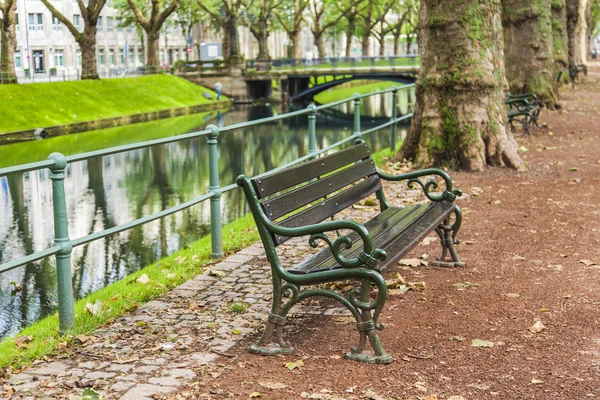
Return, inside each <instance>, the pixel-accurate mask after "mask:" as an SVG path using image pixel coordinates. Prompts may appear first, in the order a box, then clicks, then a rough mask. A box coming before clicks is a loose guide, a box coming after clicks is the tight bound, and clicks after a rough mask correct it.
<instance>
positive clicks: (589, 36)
mask: <svg viewBox="0 0 600 400" xmlns="http://www.w3.org/2000/svg"><path fill="white" fill-rule="evenodd" d="M585 25H586V27H587V30H586V33H585V60H586V61H587V60H588V59H589V58H591V57H592V45H593V43H594V39H593V35H594V30H595V28H596V27H595V26H594V25H593V24H592V1H590V0H588V2H587V6H586V10H585Z"/></svg>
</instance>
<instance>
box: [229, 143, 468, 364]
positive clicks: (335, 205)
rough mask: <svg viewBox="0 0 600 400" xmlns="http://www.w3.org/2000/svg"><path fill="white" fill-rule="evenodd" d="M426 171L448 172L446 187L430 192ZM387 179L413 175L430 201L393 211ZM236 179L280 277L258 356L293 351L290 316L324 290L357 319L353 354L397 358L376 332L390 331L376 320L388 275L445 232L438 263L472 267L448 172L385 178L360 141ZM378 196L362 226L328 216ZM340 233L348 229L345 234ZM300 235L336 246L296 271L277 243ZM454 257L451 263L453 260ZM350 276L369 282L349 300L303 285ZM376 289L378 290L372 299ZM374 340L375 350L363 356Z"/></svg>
mask: <svg viewBox="0 0 600 400" xmlns="http://www.w3.org/2000/svg"><path fill="white" fill-rule="evenodd" d="M427 176H436V177H437V178H441V180H442V181H443V182H444V185H445V186H444V190H443V191H440V192H431V190H436V189H437V188H438V183H437V182H436V180H434V179H432V180H428V181H426V182H423V181H421V180H420V179H419V178H420V177H427ZM382 180H387V181H396V182H398V181H406V182H407V184H408V187H409V188H412V187H413V186H414V185H419V186H420V187H421V188H422V189H423V191H424V194H425V196H426V197H427V198H428V199H429V200H430V201H429V202H427V203H425V204H413V205H410V206H408V207H404V208H400V207H392V206H391V205H390V204H389V203H388V201H387V200H386V197H385V195H384V192H383V188H382V184H381V181H382ZM237 183H238V185H240V186H242V187H243V189H244V192H245V195H246V198H247V200H248V203H249V205H250V210H251V211H252V214H253V215H254V220H255V221H256V225H257V227H258V231H259V233H260V237H261V239H262V242H263V244H264V247H265V252H266V255H267V259H268V260H269V262H270V263H271V271H272V275H273V304H272V308H271V312H270V314H269V317H268V321H267V325H266V327H265V330H264V332H263V335H262V337H261V338H260V339H259V341H258V343H257V344H255V345H253V346H252V347H251V352H253V353H257V354H262V355H276V354H288V353H291V352H292V351H293V348H292V347H291V345H290V344H289V343H287V342H285V341H284V340H283V338H282V328H283V326H284V324H285V322H286V315H287V314H288V312H289V311H290V309H291V308H292V307H293V306H294V305H295V304H296V303H298V302H299V301H301V300H304V299H306V298H308V297H311V296H325V297H329V298H332V299H335V300H338V301H339V302H340V303H342V304H343V305H344V306H345V307H346V308H348V310H350V312H351V313H352V315H353V316H354V318H355V319H356V322H357V327H358V331H359V332H360V341H359V344H358V346H357V347H354V348H352V351H351V352H350V353H347V354H346V357H347V358H349V359H353V360H357V361H362V362H368V363H389V362H391V361H392V357H391V356H390V355H388V354H386V353H385V351H384V350H383V347H382V345H381V343H380V342H379V337H378V335H377V330H380V329H383V324H382V323H379V322H378V318H379V314H380V312H381V310H382V308H383V305H384V303H385V300H386V296H387V287H386V283H385V279H384V278H383V277H382V275H381V273H382V272H383V271H385V270H386V269H388V268H389V267H390V266H392V265H394V264H395V263H396V261H398V260H399V259H400V258H401V257H402V256H404V255H405V254H406V253H407V252H408V251H409V250H410V249H412V248H413V247H415V246H416V245H417V244H419V242H420V241H422V240H423V239H424V238H425V237H426V236H427V235H428V234H429V233H431V232H432V231H435V232H436V233H437V234H438V236H439V237H440V239H441V245H442V255H441V256H440V257H439V258H438V259H437V261H435V262H434V263H433V264H434V265H437V266H446V267H452V266H463V265H464V263H463V262H462V261H461V260H460V257H459V256H458V253H457V251H456V248H455V246H454V245H455V244H456V243H458V241H457V240H456V233H457V231H458V229H459V228H460V224H461V221H462V214H461V211H460V208H459V207H458V206H457V205H455V204H454V201H455V199H456V197H457V196H460V195H461V192H460V190H458V189H452V181H451V180H450V177H449V176H448V174H446V173H445V172H444V171H441V170H439V169H426V170H422V171H416V172H410V173H405V174H401V175H388V174H385V173H383V172H381V171H379V170H378V169H377V168H376V166H375V164H374V162H373V160H372V158H371V153H370V151H369V148H368V146H367V144H366V143H365V142H364V141H362V140H358V141H357V142H356V144H355V145H353V146H352V147H350V148H348V149H346V150H343V151H340V152H337V153H334V154H332V155H330V156H327V157H323V158H318V159H315V160H313V161H309V162H306V163H303V164H300V165H298V166H294V167H292V168H288V169H284V170H282V171H280V172H275V173H272V174H269V175H266V176H261V177H257V178H253V179H248V178H246V177H245V176H244V175H242V176H240V177H238V179H237ZM373 193H375V194H376V196H377V199H378V200H379V206H380V210H381V212H380V214H378V215H377V216H376V217H375V218H373V219H371V220H370V221H368V222H367V223H365V224H364V225H363V224H359V223H358V222H355V221H351V220H332V221H326V222H323V221H325V220H326V219H329V218H332V217H333V216H334V215H335V214H337V213H339V212H340V211H342V210H344V209H345V208H347V207H350V206H352V205H353V204H355V203H357V202H359V201H361V200H363V199H364V198H366V197H367V196H369V195H371V194H373ZM452 216H454V217H453V218H452ZM451 218H452V220H451ZM340 230H344V232H349V233H346V234H343V235H342V233H340ZM326 232H330V233H337V238H335V240H334V239H332V238H330V236H328V235H326V234H325V233H326ZM299 236H310V237H309V243H310V245H311V246H312V247H317V245H318V243H317V242H318V241H319V240H322V241H324V242H325V243H327V245H328V247H327V248H325V249H324V250H322V251H321V252H319V253H317V254H315V255H313V256H311V257H308V258H307V259H305V260H304V261H302V262H301V263H300V264H298V265H296V266H295V267H293V268H289V266H284V265H282V263H281V262H280V260H279V258H278V256H277V252H276V247H277V246H279V245H280V244H282V243H284V242H285V241H286V240H288V239H290V238H292V237H299ZM448 255H450V258H451V260H448V261H447V260H446V257H447V256H448ZM348 279H351V280H357V281H360V283H361V287H360V289H359V288H355V289H354V290H352V291H351V292H350V293H349V295H348V297H344V296H343V295H342V294H341V293H338V292H336V291H334V290H329V289H324V288H312V289H304V290H302V289H303V287H304V286H308V285H317V284H322V283H327V282H335V281H342V280H348ZM372 285H373V286H374V287H375V288H376V289H377V291H376V294H375V295H374V297H373V298H372V297H371V293H370V288H371V286H372ZM286 297H287V298H286ZM367 338H368V339H369V341H370V344H371V347H372V349H373V350H374V352H365V345H366V341H367ZM273 341H274V343H273Z"/></svg>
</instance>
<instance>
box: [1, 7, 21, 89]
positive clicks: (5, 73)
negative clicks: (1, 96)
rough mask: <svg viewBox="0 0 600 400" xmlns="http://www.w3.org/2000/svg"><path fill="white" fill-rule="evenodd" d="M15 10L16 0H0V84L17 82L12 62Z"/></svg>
mask: <svg viewBox="0 0 600 400" xmlns="http://www.w3.org/2000/svg"><path fill="white" fill-rule="evenodd" d="M16 10H17V2H16V1H13V0H8V1H0V14H1V15H0V84H3V83H17V75H16V74H15V65H14V63H13V60H14V57H15V49H16V47H17V34H16V32H15V21H16Z"/></svg>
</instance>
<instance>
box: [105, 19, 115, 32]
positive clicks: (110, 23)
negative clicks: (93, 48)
mask: <svg viewBox="0 0 600 400" xmlns="http://www.w3.org/2000/svg"><path fill="white" fill-rule="evenodd" d="M114 20H115V19H114V18H113V17H107V18H106V31H107V32H112V31H113V22H114Z"/></svg>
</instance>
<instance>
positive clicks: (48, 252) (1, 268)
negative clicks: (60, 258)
mask: <svg viewBox="0 0 600 400" xmlns="http://www.w3.org/2000/svg"><path fill="white" fill-rule="evenodd" d="M61 250H62V246H53V247H50V248H47V249H44V250H42V251H38V252H37V253H33V254H30V255H28V256H25V257H21V258H18V259H16V260H13V261H10V262H7V263H6V264H2V265H0V274H1V273H3V272H7V271H10V270H11V269H15V268H18V267H21V266H23V265H26V264H29V263H31V262H35V261H38V260H41V259H42V258H46V257H48V256H52V255H54V254H56V253H58V252H59V251H61Z"/></svg>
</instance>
